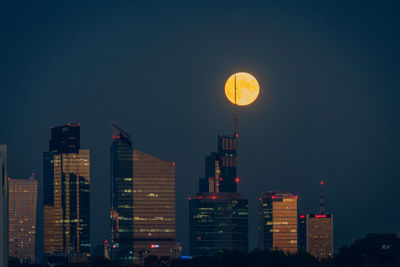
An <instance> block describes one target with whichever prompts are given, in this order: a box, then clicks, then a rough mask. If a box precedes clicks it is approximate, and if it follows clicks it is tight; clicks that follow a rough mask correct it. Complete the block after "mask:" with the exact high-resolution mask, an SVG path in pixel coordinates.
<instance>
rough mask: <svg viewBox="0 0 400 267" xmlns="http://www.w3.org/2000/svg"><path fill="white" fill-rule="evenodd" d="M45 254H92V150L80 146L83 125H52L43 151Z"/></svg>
mask: <svg viewBox="0 0 400 267" xmlns="http://www.w3.org/2000/svg"><path fill="white" fill-rule="evenodd" d="M43 193H44V196H43V202H44V203H43V204H44V208H43V215H44V225H43V226H44V231H43V233H44V235H43V239H44V253H45V254H46V255H50V254H63V255H67V256H74V255H88V254H89V253H90V197H89V196H90V195H89V194H90V151H89V150H88V149H81V148H80V124H70V123H68V124H67V125H64V126H60V127H52V129H51V139H50V141H49V151H47V152H44V154H43Z"/></svg>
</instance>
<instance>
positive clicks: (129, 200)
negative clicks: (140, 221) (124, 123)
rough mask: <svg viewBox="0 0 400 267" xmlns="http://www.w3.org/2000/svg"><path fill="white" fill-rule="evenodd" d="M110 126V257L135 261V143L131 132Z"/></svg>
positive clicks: (113, 125) (124, 260) (123, 260)
mask: <svg viewBox="0 0 400 267" xmlns="http://www.w3.org/2000/svg"><path fill="white" fill-rule="evenodd" d="M111 126H112V145H111V153H110V171H111V173H110V175H111V178H110V181H111V246H112V252H111V257H112V259H115V260H119V261H122V262H132V261H133V258H134V250H133V248H134V247H133V245H134V244H133V146H132V141H131V137H130V136H129V134H127V133H126V132H124V131H123V130H122V129H121V128H119V127H118V126H117V125H115V124H114V123H112V125H111Z"/></svg>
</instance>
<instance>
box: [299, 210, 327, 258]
mask: <svg viewBox="0 0 400 267" xmlns="http://www.w3.org/2000/svg"><path fill="white" fill-rule="evenodd" d="M299 224H300V225H302V226H303V227H302V228H299V239H302V240H304V241H305V242H303V245H302V246H301V247H299V249H301V250H303V251H304V250H305V251H307V253H309V254H311V255H313V256H314V257H316V258H318V259H323V258H330V257H333V215H332V214H329V213H323V214H307V215H299Z"/></svg>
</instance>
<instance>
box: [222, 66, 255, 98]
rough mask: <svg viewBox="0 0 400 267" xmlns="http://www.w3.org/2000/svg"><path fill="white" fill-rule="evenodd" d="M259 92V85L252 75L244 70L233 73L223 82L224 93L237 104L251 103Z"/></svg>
mask: <svg viewBox="0 0 400 267" xmlns="http://www.w3.org/2000/svg"><path fill="white" fill-rule="evenodd" d="M235 93H236V97H235ZM259 93H260V86H259V84H258V82H257V80H256V78H254V76H253V75H251V74H250V73H246V72H238V73H235V74H233V75H232V76H231V77H229V79H228V80H227V81H226V83H225V95H226V97H227V98H228V100H229V101H231V102H232V103H233V104H235V105H238V106H246V105H249V104H251V103H253V102H254V101H255V100H256V99H257V97H258V94H259Z"/></svg>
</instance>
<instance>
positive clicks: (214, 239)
mask: <svg viewBox="0 0 400 267" xmlns="http://www.w3.org/2000/svg"><path fill="white" fill-rule="evenodd" d="M189 218H190V224H189V239H190V255H192V256H199V255H215V254H217V253H218V252H222V251H224V250H241V251H243V252H246V253H247V252H248V201H247V199H241V198H240V195H239V194H229V193H227V194H225V193H219V194H202V195H201V196H197V197H195V198H192V199H189Z"/></svg>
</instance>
